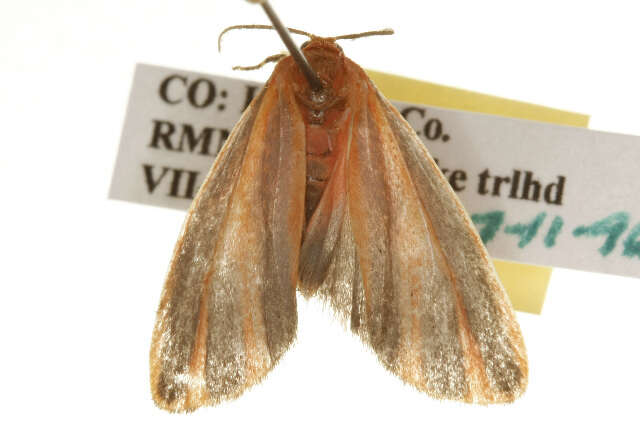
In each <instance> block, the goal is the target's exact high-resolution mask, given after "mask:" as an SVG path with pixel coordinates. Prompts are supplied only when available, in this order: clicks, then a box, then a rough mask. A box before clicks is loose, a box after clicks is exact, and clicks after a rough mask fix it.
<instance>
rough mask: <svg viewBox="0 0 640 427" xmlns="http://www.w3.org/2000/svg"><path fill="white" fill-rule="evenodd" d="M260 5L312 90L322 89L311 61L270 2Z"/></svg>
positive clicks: (263, 2)
mask: <svg viewBox="0 0 640 427" xmlns="http://www.w3.org/2000/svg"><path fill="white" fill-rule="evenodd" d="M260 4H261V5H262V8H263V9H264V11H265V13H266V14H267V16H268V17H269V20H270V21H271V23H272V24H273V28H275V29H276V31H277V32H278V35H280V38H281V39H282V41H283V42H284V45H285V46H286V47H287V49H288V50H289V53H291V56H292V57H293V59H294V61H296V63H297V64H298V66H299V67H300V69H301V70H302V72H303V73H304V76H305V77H306V78H307V81H308V82H309V85H310V86H311V89H312V90H314V91H318V90H320V89H322V81H321V80H320V78H319V77H318V74H317V73H316V72H315V71H314V70H313V68H311V65H310V64H309V61H307V58H305V56H304V55H303V53H302V50H300V48H299V47H298V45H296V43H295V42H294V41H293V39H292V38H291V34H290V33H289V30H288V29H287V27H285V26H284V25H283V24H282V21H280V18H278V15H276V13H275V11H274V10H273V8H272V7H271V5H270V4H269V2H268V1H266V0H264V1H262V2H261V3H260Z"/></svg>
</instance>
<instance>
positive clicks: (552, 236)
mask: <svg viewBox="0 0 640 427" xmlns="http://www.w3.org/2000/svg"><path fill="white" fill-rule="evenodd" d="M563 225H564V221H563V220H562V218H560V217H559V216H557V215H556V217H555V218H553V221H552V222H551V226H550V227H549V231H548V232H547V235H546V236H545V237H544V245H545V246H546V247H548V248H552V247H554V246H555V245H556V238H557V237H558V234H560V231H562V226H563Z"/></svg>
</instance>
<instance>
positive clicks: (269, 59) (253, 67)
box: [233, 53, 287, 71]
mask: <svg viewBox="0 0 640 427" xmlns="http://www.w3.org/2000/svg"><path fill="white" fill-rule="evenodd" d="M285 56H287V54H286V53H278V54H275V55H271V56H267V57H266V58H265V59H264V60H263V61H262V62H260V63H259V64H256V65H249V66H240V65H236V66H235V67H233V69H234V70H241V71H249V70H257V69H258V68H262V66H263V65H265V64H268V63H269V62H278V61H280V60H281V59H282V58H284V57H285Z"/></svg>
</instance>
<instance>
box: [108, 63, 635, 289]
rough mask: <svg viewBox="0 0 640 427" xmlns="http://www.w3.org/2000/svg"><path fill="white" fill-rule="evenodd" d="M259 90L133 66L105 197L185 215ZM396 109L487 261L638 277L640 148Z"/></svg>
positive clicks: (542, 128)
mask: <svg viewBox="0 0 640 427" xmlns="http://www.w3.org/2000/svg"><path fill="white" fill-rule="evenodd" d="M261 86H262V85H261V84H260V83H255V82H250V81H246V80H239V79H231V78H227V77H219V76H212V75H207V74H201V73H195V72H191V71H183V70H176V69H169V68H164V67H157V66H151V65H142V64H140V65H138V66H137V68H136V72H135V77H134V82H133V88H132V91H131V96H130V99H129V106H128V110H127V115H126V119H125V124H124V129H123V132H122V140H121V143H120V149H119V152H118V158H117V161H116V167H115V171H114V174H113V179H112V182H111V189H110V193H109V196H110V197H111V198H113V199H120V200H127V201H131V202H138V203H146V204H151V205H156V206H163V207H170V208H177V209H185V210H186V209H187V208H188V207H189V204H190V203H191V200H192V199H193V197H194V196H195V194H196V192H197V191H198V188H199V186H200V185H201V184H202V181H203V180H204V178H205V177H206V175H207V173H208V171H209V168H210V167H211V164H212V163H213V160H214V159H215V157H216V155H217V153H218V151H219V150H220V147H221V146H222V144H223V143H224V141H225V139H226V138H227V136H228V135H229V133H230V131H231V129H232V128H233V126H234V124H235V123H236V122H237V121H238V119H239V117H240V115H241V114H242V111H243V110H244V108H245V107H246V106H247V105H248V103H249V101H250V100H251V99H252V98H253V97H254V96H255V95H256V94H257V92H258V91H259V90H260V88H261ZM394 104H395V105H396V107H397V108H398V110H400V112H401V113H402V114H403V115H404V116H405V118H406V119H407V120H408V121H409V123H411V125H412V126H413V127H414V128H415V129H416V132H417V133H418V135H419V136H420V138H422V140H423V142H424V143H425V145H426V146H427V147H428V149H429V151H430V152H431V154H432V155H433V157H434V158H435V159H437V161H438V164H439V166H440V168H441V170H442V171H443V172H444V174H445V176H446V177H447V179H448V180H449V183H450V184H451V186H452V187H453V189H454V190H455V191H456V192H457V194H458V196H459V197H460V198H461V200H462V202H463V203H464V205H465V207H466V208H467V210H468V212H469V213H470V214H471V216H472V219H473V220H474V223H475V224H476V227H477V228H478V231H479V232H480V235H481V237H482V239H483V240H484V242H485V243H486V245H487V248H488V250H489V252H490V253H491V255H492V256H493V257H496V258H501V259H507V260H512V261H518V262H523V263H528V264H537V265H549V266H557V267H568V268H576V269H581V270H588V271H598V272H604V273H612V274H620V275H627V276H634V277H640V137H637V136H629V135H620V134H613V133H605V132H597V131H592V130H588V129H582V128H576V127H571V126H560V125H552V124H546V123H540V122H534V121H528V120H519V119H511V118H504V117H500V116H493V115H487V114H478V113H469V112H463V111H457V110H447V109H442V108H436V107H429V106H424V105H416V104H408V103H405V102H394Z"/></svg>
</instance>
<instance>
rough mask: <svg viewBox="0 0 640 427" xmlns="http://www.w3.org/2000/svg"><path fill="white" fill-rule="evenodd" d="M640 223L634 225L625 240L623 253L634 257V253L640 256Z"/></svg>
mask: <svg viewBox="0 0 640 427" xmlns="http://www.w3.org/2000/svg"><path fill="white" fill-rule="evenodd" d="M638 237H640V224H638V225H636V226H635V227H633V229H632V230H631V232H630V233H629V235H628V236H627V238H626V239H625V241H624V252H622V255H624V256H626V257H629V258H632V257H633V256H634V255H635V256H637V257H638V258H640V239H638Z"/></svg>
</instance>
